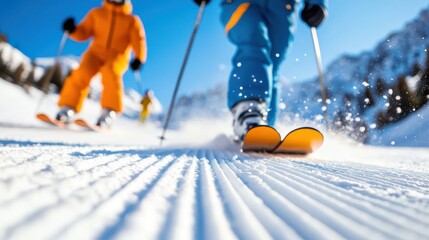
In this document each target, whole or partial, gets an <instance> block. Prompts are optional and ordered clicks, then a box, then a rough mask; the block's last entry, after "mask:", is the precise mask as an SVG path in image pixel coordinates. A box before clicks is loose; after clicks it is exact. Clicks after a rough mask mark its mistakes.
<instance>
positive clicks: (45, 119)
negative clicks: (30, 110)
mask: <svg viewBox="0 0 429 240" xmlns="http://www.w3.org/2000/svg"><path fill="white" fill-rule="evenodd" d="M36 118H37V119H39V120H40V121H42V122H44V123H47V124H50V125H54V126H57V127H64V126H65V125H66V124H65V123H63V122H61V121H58V120H56V119H55V118H52V117H50V116H49V115H47V114H44V113H38V114H36Z"/></svg>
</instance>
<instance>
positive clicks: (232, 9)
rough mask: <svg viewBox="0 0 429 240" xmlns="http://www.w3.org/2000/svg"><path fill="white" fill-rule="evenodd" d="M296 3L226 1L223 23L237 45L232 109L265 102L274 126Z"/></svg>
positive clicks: (230, 91)
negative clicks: (283, 64)
mask: <svg viewBox="0 0 429 240" xmlns="http://www.w3.org/2000/svg"><path fill="white" fill-rule="evenodd" d="M296 8H297V3H296V1H295V0H223V1H222V15H221V20H222V23H223V25H224V26H225V32H226V34H227V36H228V38H229V40H230V41H231V42H232V43H233V44H234V45H235V46H236V52H235V54H234V57H233V59H232V71H231V74H230V78H229V85H228V107H229V108H230V109H232V108H233V107H234V106H235V105H236V104H237V103H239V102H241V101H245V100H257V101H261V102H265V103H266V104H267V106H269V109H268V116H267V120H268V124H269V125H274V123H275V121H276V115H277V105H278V102H279V94H280V93H279V91H280V90H279V88H280V86H279V79H278V78H279V76H278V72H279V67H280V64H281V62H282V61H283V60H284V59H285V56H286V53H287V50H288V48H289V45H290V43H291V42H292V40H293V32H294V29H295V26H296V18H297V16H296V15H297V14H296V12H297V11H296Z"/></svg>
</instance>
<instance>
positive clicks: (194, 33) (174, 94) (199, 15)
mask: <svg viewBox="0 0 429 240" xmlns="http://www.w3.org/2000/svg"><path fill="white" fill-rule="evenodd" d="M206 4H207V1H203V2H201V5H200V10H199V11H198V15H197V20H196V21H195V25H194V30H193V31H192V35H191V39H190V40H189V44H188V48H187V50H186V54H185V57H184V59H183V63H182V67H181V68H180V72H179V76H178V78H177V81H176V86H175V88H174V92H173V97H172V98H171V102H170V107H169V109H168V113H167V116H166V118H165V122H164V127H163V129H162V135H161V137H160V138H161V143H160V145H161V146H162V142H163V141H164V139H165V133H166V131H167V127H168V124H169V122H170V118H171V115H172V113H173V108H174V104H175V102H176V96H177V92H178V91H179V86H180V82H181V81H182V77H183V73H184V72H185V67H186V63H187V62H188V58H189V54H190V52H191V49H192V45H193V43H194V39H195V35H196V34H197V31H198V27H199V26H200V22H201V18H202V17H203V12H204V8H205V6H206Z"/></svg>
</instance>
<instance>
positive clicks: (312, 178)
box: [0, 81, 429, 239]
mask: <svg viewBox="0 0 429 240" xmlns="http://www.w3.org/2000/svg"><path fill="white" fill-rule="evenodd" d="M56 98H57V96H54V95H49V96H47V97H45V98H44V99H43V101H42V105H41V106H42V107H40V108H39V109H37V110H38V111H44V112H47V113H48V114H52V115H53V114H54V113H55V111H56V109H55V101H56ZM39 99H41V95H40V93H38V92H37V91H35V90H34V91H32V92H31V94H30V95H27V94H25V93H24V92H23V90H21V89H19V88H18V87H15V86H11V85H10V84H7V83H5V82H4V81H0V216H1V217H0V239H30V238H31V239H428V238H429V231H428V229H429V149H428V148H398V147H369V146H364V145H359V144H357V143H354V142H352V141H350V140H348V139H347V138H345V137H342V136H341V135H337V134H333V133H330V132H328V131H324V133H325V138H326V139H325V140H326V141H325V143H324V145H323V146H322V148H321V149H320V150H319V151H317V152H316V153H314V154H312V155H309V156H306V157H302V156H286V155H277V156H273V155H267V154H258V153H254V154H246V153H241V152H240V150H239V149H240V147H239V146H238V145H237V144H235V143H234V142H232V141H231V140H230V138H229V136H230V135H231V130H230V119H229V118H228V117H225V118H224V119H218V120H207V119H196V120H195V121H189V122H186V123H183V124H182V125H181V127H180V128H178V129H175V130H169V132H168V133H167V140H166V141H165V142H164V143H163V145H162V146H160V141H159V136H160V134H161V129H160V127H159V124H156V123H147V124H146V125H141V124H139V123H137V122H136V121H134V120H130V119H129V118H127V117H125V116H122V117H120V118H119V119H118V121H117V122H116V123H115V126H114V128H113V129H112V130H111V131H105V132H90V131H86V130H84V129H81V128H78V127H77V126H70V127H68V128H65V129H58V128H54V127H51V126H48V125H46V124H43V123H41V122H38V121H37V120H36V119H35V118H34V114H35V111H36V108H37V104H38V102H39ZM99 111H100V110H99V107H98V104H97V103H95V102H92V101H90V100H88V101H87V103H86V105H85V109H84V111H83V112H82V117H84V118H85V119H88V120H89V121H95V118H96V117H97V115H98V114H99ZM298 124H299V123H298ZM291 126H292V125H290V126H289V127H291ZM280 129H282V128H281V127H280ZM284 129H285V130H284V131H287V127H285V128H284Z"/></svg>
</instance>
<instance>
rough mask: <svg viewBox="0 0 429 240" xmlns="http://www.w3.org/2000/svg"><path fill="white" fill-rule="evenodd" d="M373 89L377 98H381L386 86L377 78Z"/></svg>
mask: <svg viewBox="0 0 429 240" xmlns="http://www.w3.org/2000/svg"><path fill="white" fill-rule="evenodd" d="M375 89H376V92H377V96H382V95H383V94H384V93H385V92H386V90H387V86H386V83H385V81H384V80H383V79H382V78H377V82H376V86H375Z"/></svg>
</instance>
